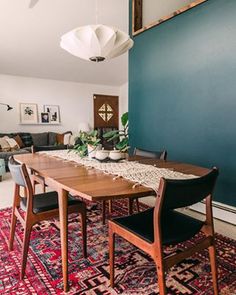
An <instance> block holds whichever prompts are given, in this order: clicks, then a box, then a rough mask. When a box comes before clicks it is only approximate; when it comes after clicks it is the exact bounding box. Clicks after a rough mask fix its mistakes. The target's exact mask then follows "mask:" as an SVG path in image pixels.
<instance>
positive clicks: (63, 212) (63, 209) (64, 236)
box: [58, 189, 69, 292]
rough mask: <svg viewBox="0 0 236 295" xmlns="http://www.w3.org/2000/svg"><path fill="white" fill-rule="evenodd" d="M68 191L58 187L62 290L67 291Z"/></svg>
mask: <svg viewBox="0 0 236 295" xmlns="http://www.w3.org/2000/svg"><path fill="white" fill-rule="evenodd" d="M67 199H68V193H67V192H66V191H65V190H63V189H60V190H59V191H58V201H59V218H60V235H61V257H62V274H63V284H64V292H68V290H69V285H68V200H67Z"/></svg>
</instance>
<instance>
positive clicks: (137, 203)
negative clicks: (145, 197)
mask: <svg viewBox="0 0 236 295" xmlns="http://www.w3.org/2000/svg"><path fill="white" fill-rule="evenodd" d="M135 201H136V207H137V211H138V212H140V207H139V201H138V198H136V199H135Z"/></svg>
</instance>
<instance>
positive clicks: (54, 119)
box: [44, 105, 61, 124]
mask: <svg viewBox="0 0 236 295" xmlns="http://www.w3.org/2000/svg"><path fill="white" fill-rule="evenodd" d="M44 112H45V113H49V122H50V123H51V124H60V121H61V120H60V107H59V106H58V105H44Z"/></svg>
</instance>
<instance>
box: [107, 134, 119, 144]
mask: <svg viewBox="0 0 236 295" xmlns="http://www.w3.org/2000/svg"><path fill="white" fill-rule="evenodd" d="M119 137H120V134H115V135H113V136H112V137H111V138H109V139H108V140H107V141H108V142H110V141H112V140H114V139H116V138H119Z"/></svg>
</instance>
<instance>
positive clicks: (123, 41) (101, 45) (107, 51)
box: [60, 0, 134, 62]
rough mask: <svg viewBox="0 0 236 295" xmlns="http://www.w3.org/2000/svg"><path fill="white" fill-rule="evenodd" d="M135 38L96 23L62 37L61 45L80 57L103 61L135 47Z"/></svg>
mask: <svg viewBox="0 0 236 295" xmlns="http://www.w3.org/2000/svg"><path fill="white" fill-rule="evenodd" d="M133 44H134V42H133V40H132V39H131V38H130V36H129V35H128V34H126V33H125V32H123V31H121V30H119V29H116V28H114V27H111V26H106V25H102V24H97V0H96V25H87V26H82V27H78V28H76V29H74V30H72V31H70V32H68V33H66V34H65V35H63V36H62V37H61V43H60V46H61V48H63V49H64V50H66V51H67V52H69V53H70V54H72V55H74V56H77V57H79V58H82V59H85V60H88V61H93V62H101V61H104V60H108V59H112V58H115V57H117V56H119V55H121V54H123V53H125V52H126V51H128V50H129V49H130V48H132V47H133Z"/></svg>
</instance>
